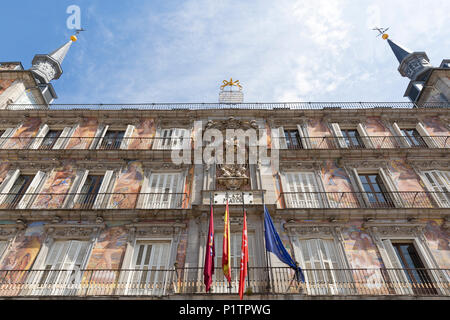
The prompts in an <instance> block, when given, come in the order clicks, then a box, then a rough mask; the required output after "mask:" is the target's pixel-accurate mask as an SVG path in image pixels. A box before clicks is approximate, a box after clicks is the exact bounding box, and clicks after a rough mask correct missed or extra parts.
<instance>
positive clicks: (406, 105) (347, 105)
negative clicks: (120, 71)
mask: <svg viewBox="0 0 450 320" xmlns="http://www.w3.org/2000/svg"><path fill="white" fill-rule="evenodd" d="M449 107H450V104H449V103H446V102H427V103H421V104H420V105H418V104H415V103H413V102H248V103H134V104H130V103H121V104H114V103H112V104H52V105H50V106H48V105H45V104H43V105H42V104H9V105H8V106H7V109H8V110H30V109H38V110H47V109H50V110H129V109H132V110H133V109H134V110H206V109H208V110H210V109H212V110H214V109H246V110H248V109H250V110H277V109H288V110H321V109H374V108H386V109H413V108H449Z"/></svg>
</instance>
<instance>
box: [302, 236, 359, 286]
mask: <svg viewBox="0 0 450 320" xmlns="http://www.w3.org/2000/svg"><path fill="white" fill-rule="evenodd" d="M294 251H295V256H296V257H297V259H299V263H300V266H301V267H302V269H303V274H304V276H305V282H306V284H307V290H308V293H309V294H312V295H329V294H341V293H345V292H347V290H348V289H349V287H348V286H343V284H345V283H347V282H348V281H349V279H351V274H350V273H349V270H345V269H344V268H345V266H344V265H342V263H341V262H340V261H341V260H342V259H345V258H344V257H343V253H342V252H341V250H339V248H338V247H337V246H336V244H335V242H334V240H333V239H299V240H298V243H297V244H296V246H294Z"/></svg>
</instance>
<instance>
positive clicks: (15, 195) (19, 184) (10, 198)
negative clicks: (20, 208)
mask: <svg viewBox="0 0 450 320" xmlns="http://www.w3.org/2000/svg"><path fill="white" fill-rule="evenodd" d="M33 178H34V175H29V174H21V175H19V176H18V178H17V179H16V181H15V182H14V184H13V186H12V187H11V189H10V190H9V192H8V195H7V196H6V198H5V200H4V201H3V203H2V204H1V207H2V208H8V209H12V208H15V207H16V206H17V204H18V203H19V202H20V200H21V199H22V197H23V195H24V194H25V192H26V190H27V189H28V187H29V186H30V184H31V181H33Z"/></svg>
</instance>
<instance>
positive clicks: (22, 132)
mask: <svg viewBox="0 0 450 320" xmlns="http://www.w3.org/2000/svg"><path fill="white" fill-rule="evenodd" d="M40 125H41V119H40V118H31V119H28V120H27V121H25V122H24V123H23V124H22V125H21V126H20V127H19V128H18V129H17V130H16V132H15V133H14V134H13V135H12V137H10V138H9V139H8V140H7V141H6V142H5V144H4V145H3V146H2V149H25V148H26V147H27V146H28V145H29V144H30V143H31V142H32V141H33V139H34V137H35V136H36V134H37V132H38V131H39V127H40Z"/></svg>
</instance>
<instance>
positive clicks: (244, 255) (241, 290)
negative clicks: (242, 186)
mask: <svg viewBox="0 0 450 320" xmlns="http://www.w3.org/2000/svg"><path fill="white" fill-rule="evenodd" d="M247 264H248V238H247V215H246V212H245V211H244V227H243V228H242V245H241V270H240V275H239V297H240V298H241V300H242V297H243V296H244V289H245V278H246V277H247Z"/></svg>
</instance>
